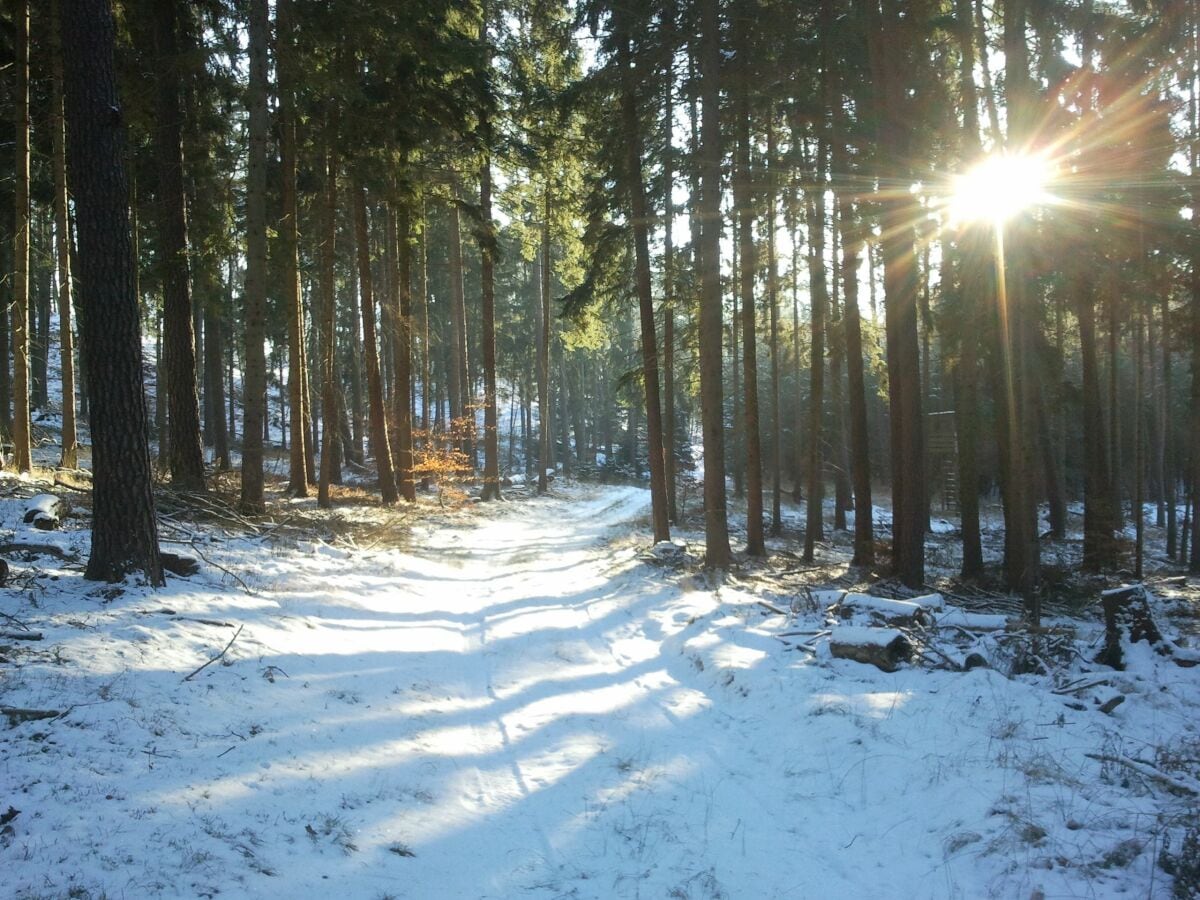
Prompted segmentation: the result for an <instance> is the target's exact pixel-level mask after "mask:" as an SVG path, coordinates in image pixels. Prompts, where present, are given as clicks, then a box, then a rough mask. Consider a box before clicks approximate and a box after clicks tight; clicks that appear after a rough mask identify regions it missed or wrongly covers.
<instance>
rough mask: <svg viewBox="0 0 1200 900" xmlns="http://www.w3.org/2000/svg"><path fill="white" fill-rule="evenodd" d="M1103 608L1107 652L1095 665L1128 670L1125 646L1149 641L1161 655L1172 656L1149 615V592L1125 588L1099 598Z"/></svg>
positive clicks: (1138, 587) (1138, 588) (1098, 658)
mask: <svg viewBox="0 0 1200 900" xmlns="http://www.w3.org/2000/svg"><path fill="white" fill-rule="evenodd" d="M1100 602H1101V604H1102V605H1103V607H1104V649H1103V650H1101V651H1100V652H1099V653H1098V654H1097V655H1096V662H1098V663H1100V664H1102V665H1106V666H1111V667H1112V668H1114V669H1117V670H1123V669H1124V668H1125V649H1124V644H1126V643H1129V644H1136V643H1137V642H1138V641H1146V642H1147V643H1148V644H1150V646H1152V647H1153V648H1154V649H1155V650H1156V651H1157V652H1158V653H1161V654H1162V655H1164V656H1169V655H1170V654H1171V647H1170V646H1169V645H1168V644H1167V643H1166V641H1164V640H1163V636H1162V632H1161V631H1159V628H1158V624H1157V623H1156V622H1155V621H1154V615H1153V614H1152V613H1151V612H1150V602H1149V600H1148V599H1147V598H1146V589H1145V588H1144V587H1142V585H1140V584H1131V585H1125V586H1123V587H1119V588H1113V589H1112V590H1108V591H1104V592H1103V593H1101V594H1100Z"/></svg>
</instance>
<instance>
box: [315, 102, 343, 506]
mask: <svg viewBox="0 0 1200 900" xmlns="http://www.w3.org/2000/svg"><path fill="white" fill-rule="evenodd" d="M326 128H327V132H326V135H325V158H324V167H323V168H324V170H325V171H324V175H325V186H324V198H323V199H324V215H323V220H322V223H321V228H322V232H323V233H322V235H321V248H320V257H321V324H320V337H321V426H322V434H321V480H320V483H319V485H318V486H317V505H318V506H320V507H321V508H322V509H328V508H329V507H330V506H331V505H332V501H331V500H330V496H329V486H330V485H331V484H332V483H333V482H334V481H336V480H340V479H339V476H340V472H338V471H336V469H338V468H340V459H339V457H340V456H341V453H340V448H339V445H340V443H341V436H340V435H339V433H338V428H339V418H340V417H339V415H338V406H337V394H338V390H337V383H336V382H335V380H334V377H335V373H336V370H337V368H336V363H335V358H336V347H335V345H334V327H333V326H334V291H335V286H334V275H333V263H334V251H335V250H336V247H335V245H334V241H335V239H336V236H337V202H338V196H337V176H338V158H337V151H336V150H335V149H334V134H335V129H334V128H333V127H332V124H331V123H327V125H326Z"/></svg>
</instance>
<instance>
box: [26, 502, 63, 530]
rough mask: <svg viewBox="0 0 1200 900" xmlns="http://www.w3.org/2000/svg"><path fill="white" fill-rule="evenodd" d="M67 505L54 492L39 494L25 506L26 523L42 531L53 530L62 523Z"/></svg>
mask: <svg viewBox="0 0 1200 900" xmlns="http://www.w3.org/2000/svg"><path fill="white" fill-rule="evenodd" d="M66 511H67V507H66V504H65V503H63V501H62V499H61V498H59V497H56V496H54V494H37V495H35V496H33V497H30V498H29V503H28V504H27V505H26V507H25V519H24V521H25V524H26V525H32V526H33V527H34V528H39V529H41V530H42V531H53V530H54V529H56V528H57V527H58V526H59V525H60V524H62V517H63V516H64V515H65V514H66Z"/></svg>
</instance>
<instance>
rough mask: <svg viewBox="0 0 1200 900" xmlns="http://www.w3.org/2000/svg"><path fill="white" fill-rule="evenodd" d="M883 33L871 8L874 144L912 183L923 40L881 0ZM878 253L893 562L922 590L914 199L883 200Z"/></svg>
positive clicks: (897, 174) (895, 174) (893, 173)
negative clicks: (913, 92)
mask: <svg viewBox="0 0 1200 900" xmlns="http://www.w3.org/2000/svg"><path fill="white" fill-rule="evenodd" d="M885 8H886V10H887V15H886V31H885V28H884V21H883V20H882V19H881V16H880V11H879V8H878V6H877V5H876V3H875V0H872V2H871V3H869V4H868V17H869V19H870V28H869V36H868V51H869V52H868V55H869V57H870V64H871V70H872V80H873V81H874V83H875V90H876V96H875V106H876V111H877V114H878V119H879V128H878V140H879V144H880V150H881V151H882V153H883V155H884V165H885V166H887V167H888V169H889V170H890V171H889V172H888V175H889V176H890V177H891V178H892V179H895V180H897V181H900V180H902V179H906V178H907V177H908V176H909V172H908V170H907V166H908V159H909V150H910V147H911V145H912V136H911V134H910V130H911V128H912V127H913V126H912V120H911V116H910V114H911V112H912V111H911V109H910V108H909V107H910V103H909V101H908V97H907V93H906V89H905V86H906V84H907V83H908V82H909V81H910V80H911V79H910V78H907V77H905V76H906V73H905V71H904V69H905V66H906V65H907V64H908V63H909V60H902V59H901V58H900V57H901V56H902V55H903V51H905V50H907V49H912V50H914V53H913V54H912V56H913V58H917V57H919V55H920V47H919V46H917V45H919V44H920V43H922V38H921V37H920V36H919V34H918V33H917V32H915V31H914V29H913V27H912V26H911V25H910V24H909V23H907V22H902V20H901V18H900V16H899V14H898V11H897V9H896V4H895V2H893V0H885ZM880 207H881V216H880V220H881V221H880V225H881V232H882V233H881V236H880V251H881V255H882V256H883V284H884V297H885V300H886V311H885V329H886V335H887V366H888V385H889V406H890V412H891V445H892V446H891V457H892V563H893V567H894V569H895V572H896V575H897V576H898V577H899V578H900V580H901V582H902V583H903V584H905V585H906V586H908V587H911V588H920V587H921V586H922V585H923V583H924V581H925V478H924V465H925V459H924V440H923V437H924V429H923V424H924V423H923V420H922V411H921V372H920V350H919V347H918V343H917V287H918V284H917V257H916V234H915V232H914V223H915V222H917V221H918V220H919V219H920V217H921V210H920V207H919V204H918V203H917V201H916V199H915V198H913V197H910V196H907V195H905V194H900V193H899V192H896V193H894V194H892V195H890V196H885V197H884V198H882V199H881V202H880Z"/></svg>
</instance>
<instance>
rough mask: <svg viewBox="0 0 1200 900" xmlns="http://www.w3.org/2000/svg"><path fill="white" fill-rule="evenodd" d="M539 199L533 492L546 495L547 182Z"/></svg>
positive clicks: (547, 412)
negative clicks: (539, 289)
mask: <svg viewBox="0 0 1200 900" xmlns="http://www.w3.org/2000/svg"><path fill="white" fill-rule="evenodd" d="M543 190H544V194H543V197H542V262H541V276H542V277H541V314H540V316H539V322H540V324H541V334H540V336H539V339H538V348H537V394H538V479H537V492H538V493H539V494H544V493H546V491H547V490H549V483H548V482H547V480H546V470H547V469H548V468H549V466H550V271H551V270H550V264H551V259H550V210H551V205H550V179H549V176H547V178H546V184H545V187H544V188H543Z"/></svg>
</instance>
